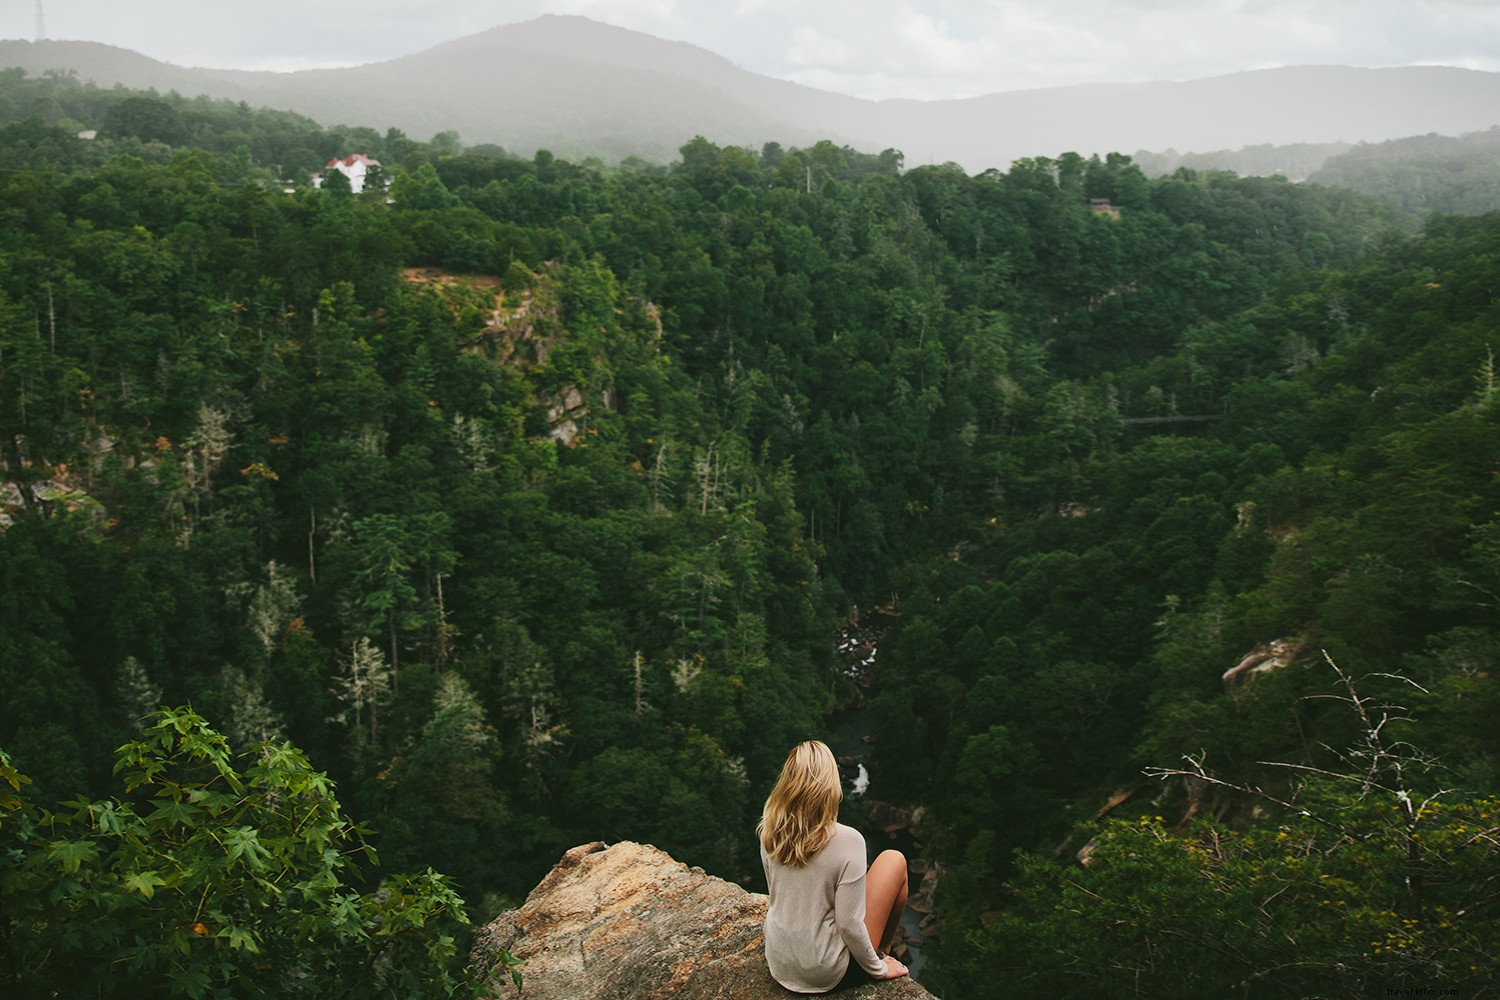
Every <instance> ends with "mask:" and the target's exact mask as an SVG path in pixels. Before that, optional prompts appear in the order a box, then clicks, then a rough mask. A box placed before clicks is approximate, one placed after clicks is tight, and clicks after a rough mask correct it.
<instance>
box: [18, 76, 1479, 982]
mask: <svg viewBox="0 0 1500 1000" xmlns="http://www.w3.org/2000/svg"><path fill="white" fill-rule="evenodd" d="M0 108H3V109H5V110H4V115H3V116H0V118H3V120H0V219H3V220H4V223H5V224H4V225H3V226H0V253H3V261H4V265H5V266H4V267H3V268H0V692H3V693H4V698H3V701H0V889H3V890H4V891H3V893H0V898H3V902H4V906H3V907H0V929H3V936H4V938H5V940H6V941H7V945H8V947H9V949H10V950H9V952H8V954H9V955H10V956H11V957H12V958H13V959H14V960H13V961H11V962H10V963H8V964H7V965H6V966H5V968H3V969H0V976H3V977H5V978H4V979H0V983H3V989H4V991H5V995H6V996H7V997H10V996H16V997H19V998H21V1000H30V998H32V997H38V998H40V997H45V996H51V995H54V994H56V995H65V996H74V995H88V996H95V997H122V998H123V997H134V996H139V995H142V994H143V993H147V992H151V991H152V990H153V989H154V990H155V991H156V992H163V990H162V988H161V987H163V986H165V987H166V990H167V991H170V990H172V989H176V990H177V991H178V992H179V993H182V994H184V995H188V996H209V995H213V994H214V993H215V992H225V993H227V992H230V991H232V990H239V991H241V992H244V991H251V992H258V993H262V994H265V995H277V996H298V995H305V996H317V997H325V996H329V995H334V994H335V993H337V992H338V991H339V990H345V991H348V992H352V993H356V994H358V995H360V996H362V997H363V996H369V997H391V998H392V1000H396V998H401V1000H407V998H410V997H414V996H426V995H430V996H442V995H445V994H447V993H449V992H451V988H454V987H456V986H457V983H455V982H452V981H449V980H447V979H445V978H444V976H445V973H443V970H444V969H447V970H449V971H448V973H446V974H451V975H455V976H456V975H460V974H461V969H460V967H461V965H462V955H463V953H464V951H465V950H466V941H465V940H464V939H463V935H464V934H465V932H464V931H463V930H462V929H461V928H462V926H463V921H462V919H461V918H464V917H467V918H468V919H470V920H471V921H473V922H475V923H481V922H483V921H487V920H489V919H491V918H493V917H495V916H496V915H497V914H500V913H503V912H508V911H514V910H516V905H515V904H516V902H517V901H518V900H519V899H520V898H521V897H522V896H524V895H526V894H527V893H528V892H530V891H531V890H532V887H533V886H535V885H536V884H537V882H538V880H539V879H541V878H543V876H545V875H546V873H547V872H548V871H549V870H551V869H552V867H553V866H554V864H555V863H556V861H557V859H558V857H559V855H561V854H562V853H563V851H565V850H566V849H568V848H569V847H570V846H572V845H577V844H585V843H590V842H593V841H609V842H619V841H626V840H629V841H634V842H637V843H652V844H654V845H656V846H657V847H659V848H660V849H662V850H664V851H667V852H669V853H670V854H671V856H672V857H673V858H675V859H677V860H679V861H681V862H683V863H684V864H686V865H693V866H699V867H701V868H702V869H704V870H705V871H706V872H708V873H711V874H713V875H715V876H718V877H721V878H725V879H730V880H733V881H735V882H738V883H740V884H741V885H743V886H744V887H745V888H747V889H750V890H752V891H753V890H755V889H756V888H759V887H760V886H759V884H758V883H760V881H761V874H760V865H759V858H758V853H757V848H756V843H755V838H754V836H753V833H752V831H753V829H754V826H755V821H756V818H757V816H758V812H759V806H760V803H761V802H762V801H763V800H764V795H765V793H766V791H767V790H768V789H769V788H770V787H771V783H772V782H773V780H774V778H775V775H776V774H777V772H778V769H779V768H780V766H781V763H782V761H783V759H784V754H785V751H786V748H787V747H789V746H791V745H793V744H794V743H796V742H798V741H800V740H803V739H806V738H808V737H809V736H813V735H815V736H821V737H823V738H825V739H827V740H829V741H830V742H835V743H837V742H840V741H843V742H845V743H847V744H849V745H852V746H855V747H858V748H861V749H860V752H862V753H863V754H864V755H865V760H864V764H865V765H867V766H866V768H865V777H866V778H867V779H868V781H867V783H866V784H864V785H862V786H861V787H860V795H858V796H856V794H855V787H854V786H853V785H852V784H851V786H850V789H849V792H848V795H847V797H846V801H845V803H844V805H843V807H842V811H841V814H840V815H841V818H842V819H843V820H844V821H845V822H848V823H850V824H853V825H856V826H857V827H860V828H861V829H862V830H863V832H864V833H865V835H866V837H867V838H868V839H869V841H873V842H875V843H880V842H881V838H887V837H889V836H891V835H892V834H899V835H901V836H904V837H911V838H914V839H913V840H910V841H907V842H906V843H907V845H908V846H909V849H910V853H911V854H912V855H914V856H915V855H918V854H920V855H923V860H924V861H926V862H928V867H927V868H926V870H925V874H926V875H933V873H937V875H936V876H934V880H935V881H937V885H936V888H935V890H934V891H933V892H932V893H931V894H929V893H928V892H927V891H926V883H927V878H926V877H925V876H924V887H923V890H922V891H921V892H919V893H918V894H916V896H925V897H926V898H928V899H931V900H932V901H933V902H932V905H933V906H935V907H936V911H937V913H936V919H934V920H933V921H932V922H931V923H929V922H928V921H927V920H924V921H923V928H922V933H923V934H924V935H925V939H924V941H923V944H922V948H923V954H924V956H925V957H927V958H928V959H929V960H930V964H929V965H928V966H927V967H926V968H924V969H923V970H922V972H921V982H922V984H923V986H924V987H927V988H929V989H931V990H933V991H934V992H942V993H948V994H951V995H961V996H965V997H976V998H979V1000H986V998H990V997H995V998H998V997H1002V996H1009V995H1010V994H1011V993H1013V992H1014V990H1015V986H1016V984H1017V983H1022V984H1023V985H1025V986H1031V987H1035V988H1036V989H1037V991H1038V992H1043V993H1046V994H1048V995H1052V996H1063V997H1076V998H1079V1000H1088V998H1095V997H1101V996H1125V995H1149V996H1152V997H1162V998H1170V1000H1176V998H1181V1000H1197V998H1201V997H1205V996H1225V995H1237V996H1238V995H1244V996H1251V997H1257V998H1258V997H1279V996H1305V995H1309V994H1311V993H1313V992H1316V993H1317V994H1319V995H1325V996H1341V995H1350V996H1355V995H1358V996H1370V995H1375V994H1377V993H1378V992H1379V990H1380V989H1384V988H1388V987H1385V986H1383V985H1382V984H1385V983H1390V982H1412V981H1415V982H1442V983H1444V984H1445V986H1447V987H1450V988H1452V989H1455V990H1457V991H1459V992H1460V993H1461V994H1463V995H1489V994H1492V993H1494V992H1495V990H1496V987H1497V982H1496V978H1497V975H1500V973H1497V971H1496V970H1500V955H1497V954H1496V942H1497V941H1500V908H1497V907H1495V906H1492V905H1488V901H1489V900H1491V899H1492V898H1493V895H1494V888H1493V887H1494V874H1495V871H1496V864H1497V861H1500V843H1497V842H1496V839H1495V831H1496V830H1497V829H1500V802H1497V801H1496V799H1495V798H1494V790H1495V788H1496V787H1497V783H1500V738H1497V732H1496V727H1495V725H1494V719H1495V718H1496V714H1497V712H1500V610H1497V608H1500V603H1497V601H1496V598H1495V595H1496V594H1500V558H1497V557H1500V517H1497V511H1500V477H1497V476H1496V474H1495V473H1496V470H1497V466H1500V450H1497V441H1500V391H1497V390H1500V383H1497V372H1496V365H1495V358H1494V350H1493V348H1494V343H1493V341H1494V333H1495V330H1496V328H1497V322H1500V298H1497V294H1496V290H1497V288H1500V273H1497V262H1500V215H1494V214H1490V215H1481V216H1475V217H1469V218H1464V217H1455V216H1434V217H1433V218H1430V219H1428V220H1427V221H1426V223H1425V226H1424V227H1423V228H1422V229H1421V230H1420V231H1416V230H1412V229H1409V228H1406V223H1407V221H1408V220H1406V219H1405V218H1404V217H1402V216H1400V215H1398V213H1397V212H1396V211H1395V210H1394V209H1391V208H1390V207H1388V206H1385V205H1382V204H1380V203H1378V202H1375V201H1374V200H1372V199H1369V198H1366V197H1364V196H1361V195H1359V194H1356V193H1353V192H1350V191H1348V190H1344V189H1339V188H1333V187H1327V186H1323V185H1318V184H1294V183H1290V182H1288V181H1287V180H1286V179H1284V178H1253V177H1252V178H1242V177H1235V176H1233V175H1231V174H1228V173H1223V172H1214V171H1203V172H1199V173H1195V172H1193V171H1181V172H1177V173H1174V174H1172V175H1170V176H1166V177H1160V178H1155V179H1152V178H1148V177H1146V176H1145V175H1144V174H1143V173H1142V172H1141V171H1140V170H1139V169H1138V168H1137V167H1136V166H1135V165H1134V164H1132V163H1131V162H1130V161H1129V158H1128V157H1124V156H1119V155H1107V156H1104V157H1083V156H1080V155H1077V154H1076V153H1065V152H1064V153H1057V154H1055V155H1054V156H1052V157H1045V158H1027V159H1023V160H1020V161H1018V162H1017V163H1015V164H1013V165H1012V166H1011V168H1010V169H1009V170H1006V171H1004V172H1001V171H986V172H984V173H980V174H969V173H966V172H965V171H964V170H962V169H961V168H959V167H957V166H956V165H951V164H950V165H944V166H918V167H913V168H911V169H903V167H902V165H901V163H900V161H899V158H897V157H895V156H893V155H875V154H867V153H861V152H859V151H857V150H854V149H852V148H842V147H840V146H839V145H837V144H835V143H833V142H827V141H820V142H818V143H816V144H814V145H813V146H811V147H798V146H796V145H795V144H790V143H789V144H788V145H787V146H785V147H781V146H776V147H768V148H765V149H763V150H762V151H760V153H758V154H757V153H755V152H752V151H750V150H747V149H744V148H741V147H739V146H732V145H729V146H719V145H716V144H714V143H711V142H709V141H707V140H706V139H701V138H700V139H695V140H691V141H689V142H687V143H686V144H684V145H682V146H681V147H680V150H679V158H678V159H677V160H676V161H675V162H674V163H672V164H671V165H670V166H666V167H651V166H649V165H646V166H643V165H641V164H640V163H633V162H632V163H625V164H621V165H619V166H613V167H611V166H606V165H603V164H600V163H597V162H594V163H589V162H579V163H572V162H568V161H565V160H562V159H559V158H556V157H554V156H551V155H543V154H541V153H539V154H537V155H535V156H533V157H530V158H525V159H522V158H516V157H507V156H502V155H498V154H497V153H496V152H495V151H493V150H489V151H483V152H474V151H470V152H464V151H462V150H460V149H459V148H457V147H456V145H455V144H454V143H452V142H451V139H450V137H443V138H441V139H440V140H438V139H435V140H434V141H432V142H427V143H423V142H416V141H413V140H411V139H408V138H406V137H403V136H401V135H400V134H399V133H398V132H395V131H394V130H391V131H387V132H386V133H384V134H382V133H379V132H376V131H374V130H365V131H363V132H360V131H350V130H336V129H321V128H319V127H318V126H317V125H316V124H315V123H313V122H311V121H310V120H308V119H306V118H303V117H299V116H297V115H293V114H290V113H287V112H269V111H258V110H256V109H254V108H252V107H250V106H248V105H240V104H234V103H228V102H217V103H216V102H213V101H209V100H206V99H205V100H196V99H193V100H189V99H184V98H180V97H173V96H170V95H168V96H159V95H158V96H153V95H148V94H142V93H139V92H132V91H125V90H119V91H116V90H101V89H97V88H89V87H85V86H82V85H79V84H77V82H76V81H68V80H65V79H55V78H52V79H36V80H28V79H25V78H24V76H23V74H22V73H21V72H20V71H10V72H0ZM96 117H97V118H98V119H99V120H101V121H102V122H104V123H105V126H106V127H105V128H103V129H101V131H100V133H99V134H98V136H97V137H95V138H94V139H91V140H83V139H80V138H78V137H77V135H76V126H75V125H74V123H73V120H83V119H89V120H92V119H94V118H96ZM49 122H50V123H51V124H49ZM355 141H357V142H360V143H361V144H363V143H366V142H368V143H370V144H371V145H370V146H369V147H368V149H369V151H370V152H372V153H373V154H375V155H376V158H378V159H380V160H382V162H383V163H389V164H390V167H389V170H388V171H387V172H386V175H387V176H388V177H389V178H390V186H389V189H388V191H381V190H377V189H368V190H366V191H364V192H363V193H361V194H359V195H355V194H354V193H353V192H352V191H351V190H350V189H349V187H348V186H347V185H339V184H336V183H325V184H324V185H323V187H322V188H320V189H313V188H311V187H310V186H309V185H307V184H306V183H304V182H301V181H300V180H299V179H298V178H297V176H296V174H297V173H298V172H300V171H301V170H302V168H306V169H307V170H310V169H311V167H312V166H316V165H317V163H318V162H320V160H321V158H322V157H326V156H327V155H329V151H330V150H333V149H339V148H342V147H345V146H346V145H347V144H348V143H350V142H355ZM1418 145H1419V146H1420V145H1421V144H1418ZM299 165H300V166H299ZM304 176H305V175H304ZM288 177H291V178H292V183H288V182H287V178H288ZM871 609H878V610H877V611H875V612H874V613H871ZM855 632H857V635H858V642H857V643H855V642H852V641H844V640H846V639H848V638H850V637H851V636H852V635H853V634H854V633H855ZM841 642H842V644H843V645H845V646H850V645H857V646H858V653H857V657H858V659H859V660H860V661H861V662H862V663H863V664H864V669H863V671H862V672H861V673H860V676H859V677H858V678H857V679H851V677H850V676H849V674H848V673H847V672H846V670H845V669H844V667H845V663H844V662H843V661H841V660H840V658H839V653H838V648H839V645H840V644H841ZM877 647H878V648H877ZM877 652H878V657H877V656H876V653H877ZM855 705H857V706H859V707H858V708H849V707H848V706H855ZM162 706H191V707H190V708H170V707H168V708H167V709H165V710H163V709H162ZM841 709H842V710H841ZM1382 720H1384V721H1382ZM866 737H868V740H867V739H866ZM293 747H295V748H296V749H293ZM1185 755H1192V756H1191V758H1190V759H1189V761H1188V762H1186V763H1184V756H1185ZM112 762H113V763H114V765H115V766H113V767H112ZM1148 768H1149V769H1153V770H1152V771H1151V772H1150V775H1149V776H1148V775H1143V773H1142V771H1143V769H1148ZM1161 769H1167V770H1166V771H1165V772H1163V771H1162V770H1161ZM851 770H853V771H854V773H855V774H858V773H859V767H858V766H854V767H852V768H851ZM23 777H24V778H25V779H29V781H27V780H23ZM851 777H852V775H851ZM1158 778H1160V779H1162V780H1157V779H1158ZM335 784H336V788H337V798H335V796H334V787H335ZM1257 790H1258V791H1257ZM1413 803H1424V804H1423V805H1422V806H1421V808H1420V809H1414V808H1413V805H1412V804H1413ZM309 815H312V817H313V818H312V819H309V818H308V817H309ZM365 821H368V822H369V823H371V824H373V826H374V828H375V830H378V831H379V834H378V841H377V840H376V839H375V838H376V834H375V833H373V832H368V831H367V829H366V828H365V827H364V826H363V825H362V824H363V823H364V822H365ZM366 837H368V838H369V839H370V840H371V842H372V843H371V844H370V846H371V847H374V848H376V849H377V850H378V854H379V857H380V858H381V860H382V861H383V863H384V864H385V865H387V866H389V867H388V868H384V869H379V870H376V869H375V868H374V864H373V852H370V851H366V850H365V849H364V846H363V842H364V838H366ZM601 853H602V852H601ZM356 859H359V861H360V865H359V870H355V869H354V867H353V862H354V861H355V860H356ZM367 862H368V863H367ZM389 872H412V873H421V874H417V875H410V876H405V877H402V876H398V875H391V874H388V873H389ZM436 872H442V873H444V875H441V876H440V875H438V874H436ZM938 876H940V880H938ZM460 890H461V893H462V899H460V898H459V891H460ZM585 891H587V890H585ZM647 891H649V890H647ZM914 898H915V896H914ZM523 909H524V908H523ZM428 918H431V919H430V921H429V920H428ZM471 926H472V924H471ZM612 926H617V925H612ZM934 928H937V930H936V931H934V930H933V929H934ZM507 940H510V939H507ZM744 940H749V939H748V938H747V939H744ZM502 943H503V942H502ZM513 943H517V947H520V944H519V943H518V942H513ZM571 954H572V953H567V954H565V955H563V956H561V957H562V958H563V959H565V960H571V958H570V956H571ZM502 965H503V962H502ZM540 966H541V963H538V967H539V968H540ZM236 984H238V985H236ZM330 984H332V985H330ZM1246 984H1250V985H1249V986H1247V985H1246Z"/></svg>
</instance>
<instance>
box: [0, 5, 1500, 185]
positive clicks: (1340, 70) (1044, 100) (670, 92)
mask: <svg viewBox="0 0 1500 1000" xmlns="http://www.w3.org/2000/svg"><path fill="white" fill-rule="evenodd" d="M0 66H3V67H20V68H23V69H25V70H26V71H27V72H28V73H30V74H33V75H36V74H40V73H43V72H46V71H49V70H62V71H67V70H72V71H75V72H76V73H77V74H78V75H79V77H80V78H82V79H84V80H91V81H93V82H94V83H96V84H97V85H99V86H101V87H108V86H113V85H115V84H121V85H124V86H127V87H139V88H155V89H157V90H159V91H171V90H175V91H177V92H179V93H181V94H184V95H188V96H196V95H198V94H206V95H208V96H211V97H221V98H228V99H232V100H239V101H246V102H249V103H251V104H257V105H265V106H270V107H276V108H285V109H290V110H294V111H297V112H300V113H302V114H305V115H307V116H309V117H311V118H313V119H315V120H317V121H319V122H321V123H323V124H347V125H368V126H371V127H374V128H377V129H380V130H382V131H383V130H384V129H386V128H388V127H396V128H399V129H401V130H403V131H405V132H407V133H408V134H410V135H412V136H413V137H417V138H426V137H428V136H431V135H433V134H435V133H436V132H439V131H445V130H450V129H451V130H456V131H457V132H458V133H459V134H460V135H461V137H462V138H463V140H464V142H466V143H469V144H476V143H497V144H499V145H502V146H504V147H506V148H507V149H510V150H512V151H514V152H518V153H522V154H529V153H531V152H533V151H534V150H536V149H538V148H547V149H551V150H552V151H553V152H554V153H557V154H558V155H562V156H587V155H598V156H602V157H604V158H606V159H620V158H623V157H626V156H630V155H638V156H644V157H647V158H649V159H655V160H662V161H664V160H669V159H672V158H675V156H676V152H677V149H678V147H680V146H681V145H682V144H683V143H684V142H685V141H686V140H688V139H690V138H692V136H694V135H703V136H705V137H706V138H708V139H710V140H712V141H713V142H715V143H718V144H721V145H747V146H751V147H759V146H760V145H761V144H762V143H764V142H767V141H771V140H775V141H778V142H781V143H783V144H789V145H806V144H809V143H811V142H814V141H816V140H818V139H833V140H834V141H836V142H839V143H847V144H849V145H852V146H855V147H857V148H860V149H864V150H869V151H877V150H880V149H885V148H892V147H894V148H897V149H900V150H902V151H903V152H904V153H905V154H906V158H907V162H908V164H909V165H915V164H919V163H926V162H939V163H940V162H946V161H950V160H951V161H956V162H958V163H961V164H962V165H963V166H964V167H965V168H966V169H968V170H970V171H981V170H984V169H987V168H989V167H1004V166H1005V165H1007V164H1008V163H1009V162H1010V161H1011V160H1013V159H1015V158H1017V157H1021V156H1039V155H1040V156H1047V155H1056V154H1057V153H1059V152H1062V151H1064V150H1076V151H1078V152H1081V153H1085V154H1088V153H1105V152H1109V151H1115V150H1136V149H1142V148H1145V149H1175V150H1216V149H1226V148H1237V147H1242V146H1248V145H1256V144H1267V143H1271V144H1294V143H1332V142H1348V143H1354V142H1379V141H1383V140H1387V139H1392V138H1397V137H1400V136H1409V135H1414V134H1423V133H1429V132H1439V133H1447V134H1458V133H1463V132H1471V131H1475V130H1479V129H1485V128H1488V127H1490V126H1492V125H1495V124H1500V73H1485V72H1480V71H1475V70H1464V69H1454V68H1447V67H1408V68H1400V69H1354V68H1349V67H1335V66H1322V67H1293V68H1285V69H1272V70H1257V71H1252V72H1244V73H1234V74H1230V75H1227V76H1220V77H1213V78H1210V79H1205V80H1195V81H1190V82H1186V83H1167V82H1161V83H1144V84H1088V85H1083V86H1075V87H1054V88H1046V89H1039V90H1023V91H1010V92H1006V93H999V94H991V95H987V96H983V97H976V98H970V99H966V100H948V101H907V100H888V101H878V102H877V101H868V100H863V99H860V98H855V97H849V96H846V95H842V94H834V93H829V92H827V91H821V90H816V89H813V88H810V87H804V86H801V85H799V84H795V83H790V82H788V81H785V80H776V79H772V78H770V77H766V76H761V75H759V74H756V73H751V72H749V71H747V70H744V69H741V68H740V67H738V66H735V65H734V64H733V63H731V62H729V61H728V60H726V59H723V58H721V57H719V56H717V55H714V54H713V53H711V52H708V51H706V50H704V49H702V48H699V47H697V46H693V45H689V44H687V43H684V42H669V41H664V40H662V39H659V38H655V37H652V36H650V35H646V34H642V33H640V32H635V31H629V30H627V29H624V28H616V27H611V26H609V25H604V24H600V23H598V22H595V21H591V20H589V19H587V18H583V17H574V16H558V15H549V16H546V17H541V18H538V19H536V20H533V21H528V22H525V23H522V24H513V25H505V26H502V27H498V28H494V29H491V30H489V31H485V32H481V33H479V34H476V35H471V36H469V37H466V38H461V39H458V40H455V41H452V42H447V43H445V44H442V45H438V46H435V47H433V48H430V49H428V50H426V51H424V52H419V53H416V54H414V55H410V56H404V57H402V58H400V59H393V60H389V61H386V62H380V63H372V64H369V65H365V66H358V67H352V68H347V69H324V70H304V71H299V72H294V73H270V72H251V71H240V70H214V69H195V68H185V67H180V66H174V65H170V64H167V63H162V62H158V61H155V60H152V59H149V58H147V57H145V56H142V55H139V54H137V53H134V52H130V51H128V50H125V49H119V48H115V47H112V46H107V45H101V44H98V43H91V42H53V41H44V42H25V41H6V42H0Z"/></svg>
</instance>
